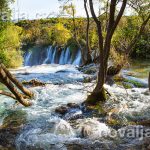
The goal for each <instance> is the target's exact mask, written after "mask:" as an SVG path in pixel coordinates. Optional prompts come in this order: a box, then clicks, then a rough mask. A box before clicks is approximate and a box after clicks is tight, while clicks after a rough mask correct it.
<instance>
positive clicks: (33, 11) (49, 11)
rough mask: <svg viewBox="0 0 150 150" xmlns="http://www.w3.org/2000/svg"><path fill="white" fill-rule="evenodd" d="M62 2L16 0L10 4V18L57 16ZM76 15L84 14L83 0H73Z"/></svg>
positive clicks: (54, 0) (55, 0)
mask: <svg viewBox="0 0 150 150" xmlns="http://www.w3.org/2000/svg"><path fill="white" fill-rule="evenodd" d="M61 4H62V3H60V2H58V0H16V2H15V3H14V4H13V5H12V6H11V8H12V12H13V13H12V14H13V15H12V18H13V20H16V19H18V18H22V19H40V18H48V17H52V16H54V14H55V15H56V16H57V15H58V14H59V7H60V5H61ZM74 4H75V6H76V10H77V14H76V15H77V16H85V11H84V5H83V0H74Z"/></svg>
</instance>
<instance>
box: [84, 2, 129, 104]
mask: <svg viewBox="0 0 150 150" xmlns="http://www.w3.org/2000/svg"><path fill="white" fill-rule="evenodd" d="M126 4H127V0H123V2H122V3H121V8H120V10H119V12H118V15H117V16H115V15H116V10H117V0H111V2H110V8H109V19H108V26H107V31H106V36H105V37H104V35H103V33H102V23H101V20H100V19H98V18H97V16H96V14H95V10H94V6H93V0H89V5H90V10H91V14H92V17H93V19H94V21H95V23H96V26H97V34H98V40H99V42H98V44H99V53H100V57H99V63H100V67H99V72H98V81H97V84H96V87H95V89H94V90H93V92H92V93H91V94H90V95H89V96H88V98H87V101H86V102H87V104H96V103H98V102H100V101H105V100H106V93H105V89H104V83H105V80H106V76H107V68H108V58H109V54H110V48H111V39H112V36H113V34H114V32H115V30H116V27H117V25H118V23H119V21H120V19H121V17H122V15H123V13H124V10H125V8H126Z"/></svg>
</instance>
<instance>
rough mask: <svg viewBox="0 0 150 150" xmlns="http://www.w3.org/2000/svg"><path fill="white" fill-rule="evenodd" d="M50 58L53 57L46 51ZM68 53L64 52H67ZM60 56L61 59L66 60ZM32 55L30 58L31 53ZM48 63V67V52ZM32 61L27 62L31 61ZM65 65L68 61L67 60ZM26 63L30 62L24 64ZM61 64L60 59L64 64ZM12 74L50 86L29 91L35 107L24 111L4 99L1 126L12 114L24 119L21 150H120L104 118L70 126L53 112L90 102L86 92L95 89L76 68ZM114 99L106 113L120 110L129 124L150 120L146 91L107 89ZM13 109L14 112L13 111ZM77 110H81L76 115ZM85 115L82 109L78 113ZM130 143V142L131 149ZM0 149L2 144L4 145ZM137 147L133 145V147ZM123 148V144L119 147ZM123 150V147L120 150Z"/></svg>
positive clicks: (56, 67)
mask: <svg viewBox="0 0 150 150" xmlns="http://www.w3.org/2000/svg"><path fill="white" fill-rule="evenodd" d="M47 53H49V52H48V51H47ZM64 53H65V52H64ZM64 53H62V55H64ZM30 55H31V54H30ZM47 56H48V57H46V59H45V63H48V61H49V59H48V58H49V57H50V56H52V55H51V54H50V53H49V54H48V55H47ZM28 59H29V57H28ZM66 60H67V59H66ZM26 62H28V61H26ZM60 63H62V60H61V59H60ZM11 72H12V73H13V74H14V75H15V76H16V77H17V78H18V79H19V80H20V81H23V80H31V79H33V78H36V79H38V80H41V81H43V82H46V83H48V84H47V85H46V86H45V87H34V88H31V90H32V91H34V93H35V97H34V99H33V100H32V103H33V105H32V106H31V107H29V108H25V107H23V106H21V105H19V106H17V105H16V104H15V102H14V100H12V99H10V98H8V97H5V96H0V124H1V125H2V124H3V123H4V121H5V122H6V120H5V118H6V117H9V114H10V113H9V112H10V111H11V112H18V115H20V114H19V113H20V112H21V113H23V114H25V115H23V120H25V122H24V123H23V125H22V128H21V130H20V131H19V134H18V135H17V137H16V138H15V147H16V149H17V150H28V149H29V150H31V149H32V150H34V149H35V150H38V149H42V150H50V149H52V150H67V149H73V148H74V149H91V150H92V149H96V148H100V147H101V148H103V149H119V148H118V146H117V145H116V143H117V142H120V140H118V135H116V137H113V138H112V137H109V134H110V133H111V132H112V131H114V132H118V131H117V130H118V129H113V127H111V126H109V125H107V124H106V123H105V121H102V120H103V119H104V118H103V116H100V117H96V116H95V118H93V117H92V118H91V117H90V116H88V115H87V116H85V117H84V118H80V119H77V120H75V121H69V120H67V119H65V118H62V117H61V116H60V115H59V114H57V113H55V109H56V108H57V107H58V106H62V105H65V104H67V103H77V104H80V103H82V102H83V101H84V100H85V99H86V97H87V91H90V90H92V89H93V83H94V82H95V81H92V82H93V83H84V80H85V78H87V77H91V75H86V74H84V73H81V72H80V71H78V69H77V67H76V66H73V65H69V64H68V65H58V64H49V65H48V64H43V65H38V66H32V67H29V66H26V67H21V68H18V69H12V70H11ZM105 87H106V89H108V91H109V92H110V93H111V94H112V98H110V99H109V100H108V101H107V103H106V104H105V109H106V110H112V109H113V108H115V109H117V110H118V111H117V112H116V114H115V115H116V116H115V117H118V120H121V122H122V123H123V124H124V125H126V123H127V122H128V121H136V120H142V119H148V118H149V116H150V111H149V110H150V103H149V102H150V94H149V92H148V89H147V88H132V89H127V90H125V89H124V88H123V87H121V86H118V85H113V86H109V85H105ZM12 105H14V107H12ZM77 111H78V110H77ZM79 111H80V112H77V113H83V112H82V109H81V110H79ZM130 142H131V140H129V141H128V143H126V144H129V145H130ZM0 144H2V143H1V142H0ZM132 144H134V143H132ZM118 145H119V144H118ZM120 149H122V148H120Z"/></svg>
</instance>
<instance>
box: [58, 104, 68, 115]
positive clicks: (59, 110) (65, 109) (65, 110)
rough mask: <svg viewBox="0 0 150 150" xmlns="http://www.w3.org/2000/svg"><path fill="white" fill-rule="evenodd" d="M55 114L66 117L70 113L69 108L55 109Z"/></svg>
mask: <svg viewBox="0 0 150 150" xmlns="http://www.w3.org/2000/svg"><path fill="white" fill-rule="evenodd" d="M55 112H56V113H59V114H61V115H64V114H66V113H67V112H68V108H67V107H66V106H60V107H58V108H56V109H55Z"/></svg>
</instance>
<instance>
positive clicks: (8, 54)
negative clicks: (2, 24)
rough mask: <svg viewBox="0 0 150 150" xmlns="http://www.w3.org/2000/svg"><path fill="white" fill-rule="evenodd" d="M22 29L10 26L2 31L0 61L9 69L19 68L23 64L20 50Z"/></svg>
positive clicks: (0, 32) (0, 34)
mask: <svg viewBox="0 0 150 150" xmlns="http://www.w3.org/2000/svg"><path fill="white" fill-rule="evenodd" d="M21 32H22V29H21V28H20V27H17V26H14V25H9V26H7V27H6V28H5V29H4V30H1V31H0V61H2V62H3V63H4V64H5V65H6V66H7V67H18V66H20V65H21V64H22V54H21V51H20V50H19V48H20V34H21Z"/></svg>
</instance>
